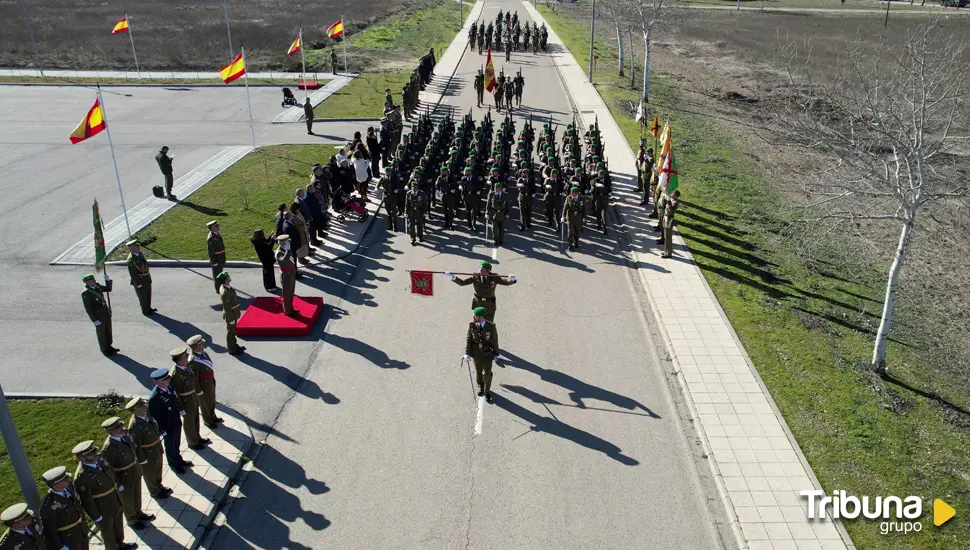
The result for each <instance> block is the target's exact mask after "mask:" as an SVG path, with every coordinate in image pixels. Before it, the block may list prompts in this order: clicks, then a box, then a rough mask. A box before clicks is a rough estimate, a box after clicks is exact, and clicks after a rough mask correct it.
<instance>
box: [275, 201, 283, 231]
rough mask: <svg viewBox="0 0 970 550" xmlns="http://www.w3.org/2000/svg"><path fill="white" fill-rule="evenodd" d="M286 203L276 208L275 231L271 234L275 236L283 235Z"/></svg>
mask: <svg viewBox="0 0 970 550" xmlns="http://www.w3.org/2000/svg"><path fill="white" fill-rule="evenodd" d="M285 218H286V203H285V202H281V203H280V205H279V206H277V207H276V229H275V230H274V231H273V233H276V234H277V235H282V234H283V222H284V221H286V219H285Z"/></svg>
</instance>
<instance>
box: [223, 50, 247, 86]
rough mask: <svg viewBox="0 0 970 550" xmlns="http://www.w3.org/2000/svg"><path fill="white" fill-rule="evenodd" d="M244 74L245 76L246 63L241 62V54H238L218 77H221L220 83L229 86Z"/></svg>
mask: <svg viewBox="0 0 970 550" xmlns="http://www.w3.org/2000/svg"><path fill="white" fill-rule="evenodd" d="M244 74H246V62H245V61H244V60H243V56H242V52H239V54H238V55H237V56H236V58H235V59H233V60H232V61H231V62H229V64H228V65H226V66H225V67H223V68H222V70H220V71H219V76H221V77H222V81H223V82H225V83H226V84H229V83H230V82H232V81H233V80H236V79H237V78H239V77H240V76H242V75H244Z"/></svg>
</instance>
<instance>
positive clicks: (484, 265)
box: [481, 262, 492, 269]
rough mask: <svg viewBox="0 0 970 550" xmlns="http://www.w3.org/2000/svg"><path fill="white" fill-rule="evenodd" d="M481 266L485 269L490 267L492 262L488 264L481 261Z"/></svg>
mask: <svg viewBox="0 0 970 550" xmlns="http://www.w3.org/2000/svg"><path fill="white" fill-rule="evenodd" d="M481 267H483V268H485V269H492V264H490V263H488V262H482V263H481Z"/></svg>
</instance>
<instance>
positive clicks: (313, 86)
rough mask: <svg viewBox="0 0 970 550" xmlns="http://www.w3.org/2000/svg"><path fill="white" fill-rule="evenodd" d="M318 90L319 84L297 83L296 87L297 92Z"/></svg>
mask: <svg viewBox="0 0 970 550" xmlns="http://www.w3.org/2000/svg"><path fill="white" fill-rule="evenodd" d="M319 88H320V83H319V82H298V83H297V85H296V89H297V90H316V89H319Z"/></svg>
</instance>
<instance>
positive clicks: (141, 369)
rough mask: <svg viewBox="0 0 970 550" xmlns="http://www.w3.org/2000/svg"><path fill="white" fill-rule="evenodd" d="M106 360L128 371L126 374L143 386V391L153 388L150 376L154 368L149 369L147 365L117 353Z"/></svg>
mask: <svg viewBox="0 0 970 550" xmlns="http://www.w3.org/2000/svg"><path fill="white" fill-rule="evenodd" d="M108 359H110V360H111V362H112V363H114V364H116V365H118V366H119V367H121V368H123V369H125V370H126V371H128V374H130V375H131V376H132V377H133V378H134V379H135V380H137V381H138V383H139V384H141V385H142V386H144V387H145V389H147V390H150V389H152V388H154V387H155V384H154V383H152V379H151V376H150V375H151V373H152V371H153V370H155V368H154V367H149V366H148V365H145V364H143V363H139V362H138V361H135V360H134V359H132V358H131V357H128V356H127V355H125V354H123V353H117V354H115V355H112V356H110V357H108Z"/></svg>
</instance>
